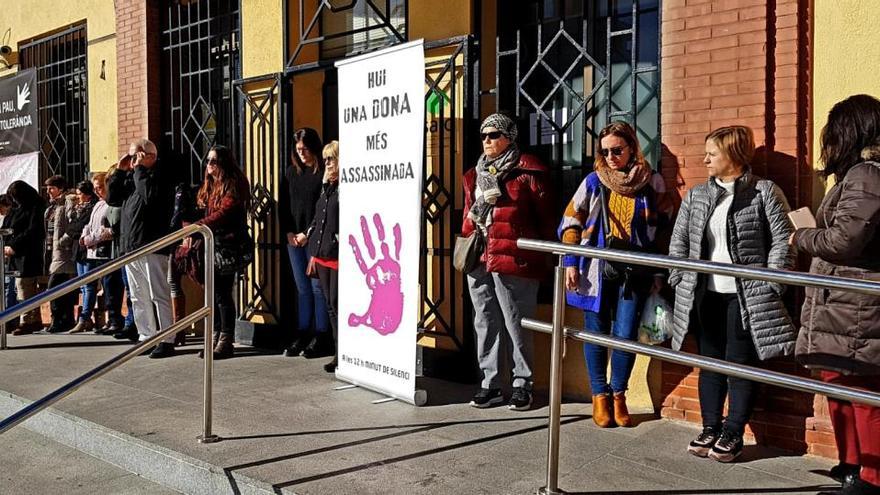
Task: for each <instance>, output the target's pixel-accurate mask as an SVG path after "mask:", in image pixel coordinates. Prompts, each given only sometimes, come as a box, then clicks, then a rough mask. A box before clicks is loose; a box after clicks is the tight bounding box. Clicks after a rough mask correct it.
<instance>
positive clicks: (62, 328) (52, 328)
mask: <svg viewBox="0 0 880 495" xmlns="http://www.w3.org/2000/svg"><path fill="white" fill-rule="evenodd" d="M71 328H73V325H70V326H67V325H64V324H60V325H56V324H55V323H52V324H51V325H49V326H48V327H46V328H44V329H43V331H42V332H40V333H65V332H67V331H68V330H70V329H71Z"/></svg>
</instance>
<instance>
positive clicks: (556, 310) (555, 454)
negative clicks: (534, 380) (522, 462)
mask: <svg viewBox="0 0 880 495" xmlns="http://www.w3.org/2000/svg"><path fill="white" fill-rule="evenodd" d="M562 258H563V257H562V255H559V263H558V264H557V265H556V273H555V276H554V278H553V333H552V334H551V336H550V421H549V425H548V433H549V434H548V441H547V485H546V486H544V487H541V488H540V489H538V494H539V495H554V494H559V493H565V492H563V491H562V490H560V489H559V486H558V484H559V420H560V416H561V409H562V349H563V345H564V344H565V267H564V266H563V264H562Z"/></svg>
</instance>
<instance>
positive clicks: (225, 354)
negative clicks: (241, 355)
mask: <svg viewBox="0 0 880 495" xmlns="http://www.w3.org/2000/svg"><path fill="white" fill-rule="evenodd" d="M232 341H233V337H232V335H229V334H228V333H221V334H220V340H218V341H217V345H216V346H214V359H227V358H231V357H232V354H233V352H234V350H233V346H232Z"/></svg>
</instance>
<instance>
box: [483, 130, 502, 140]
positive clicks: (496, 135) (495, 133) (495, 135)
mask: <svg viewBox="0 0 880 495" xmlns="http://www.w3.org/2000/svg"><path fill="white" fill-rule="evenodd" d="M503 135H504V133H503V132H501V131H492V132H481V133H480V141H485V140H486V138H489V139H491V140H492V141H494V140H496V139H498V138H500V137H501V136H503Z"/></svg>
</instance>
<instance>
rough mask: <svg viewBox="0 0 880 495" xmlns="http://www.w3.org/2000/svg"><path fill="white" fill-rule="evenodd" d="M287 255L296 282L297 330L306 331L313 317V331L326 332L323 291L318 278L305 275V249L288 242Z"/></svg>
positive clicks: (327, 318) (326, 320)
mask: <svg viewBox="0 0 880 495" xmlns="http://www.w3.org/2000/svg"><path fill="white" fill-rule="evenodd" d="M287 256H288V257H289V258H290V268H291V271H293V280H294V281H295V282H296V314H297V317H298V325H297V332H300V333H302V332H308V331H309V329H310V328H311V327H312V320H313V319H314V329H315V332H326V331H327V329H328V327H329V326H330V319H329V316H327V302H326V301H325V300H324V292H323V291H321V284H320V283H319V282H318V279H316V278H310V277H309V276H308V275H306V267H307V266H308V264H309V254H308V251H307V249H306V248H304V247H296V246H291V245H289V244H288V246H287Z"/></svg>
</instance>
